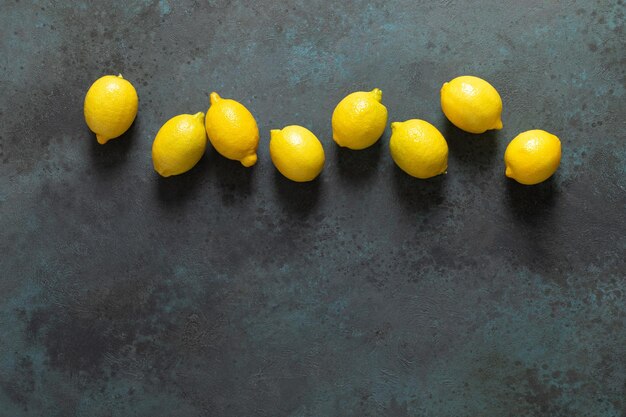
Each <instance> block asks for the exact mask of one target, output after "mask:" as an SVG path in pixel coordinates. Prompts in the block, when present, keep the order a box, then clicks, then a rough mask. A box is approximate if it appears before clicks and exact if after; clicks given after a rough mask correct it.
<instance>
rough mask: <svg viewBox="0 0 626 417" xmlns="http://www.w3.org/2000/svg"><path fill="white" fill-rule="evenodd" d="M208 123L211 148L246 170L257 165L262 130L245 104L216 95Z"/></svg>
mask: <svg viewBox="0 0 626 417" xmlns="http://www.w3.org/2000/svg"><path fill="white" fill-rule="evenodd" d="M205 123H206V132H207V134H208V135H209V140H210V141H211V144H212V145H213V147H214V148H215V150H216V151H217V152H219V153H220V154H221V155H222V156H225V157H226V158H228V159H233V160H235V161H240V162H241V164H242V165H243V166H245V167H250V166H252V165H254V164H255V163H256V161H257V155H256V150H257V148H258V147H259V128H258V126H257V124H256V121H255V120H254V117H253V116H252V113H250V111H248V109H247V108H245V106H244V105H243V104H241V103H239V102H237V101H235V100H231V99H223V98H221V97H220V96H219V95H218V94H217V93H215V92H213V93H211V107H209V110H207V113H206V120H205Z"/></svg>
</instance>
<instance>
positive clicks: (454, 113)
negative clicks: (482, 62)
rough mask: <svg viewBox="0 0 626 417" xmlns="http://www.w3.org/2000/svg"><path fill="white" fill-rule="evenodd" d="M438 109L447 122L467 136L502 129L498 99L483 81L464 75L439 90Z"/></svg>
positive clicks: (494, 90)
mask: <svg viewBox="0 0 626 417" xmlns="http://www.w3.org/2000/svg"><path fill="white" fill-rule="evenodd" d="M441 109H442V110H443V113H444V114H445V115H446V117H447V118H448V120H450V122H452V124H454V125H455V126H456V127H458V128H459V129H463V130H465V131H466V132H470V133H484V132H485V131H487V130H491V129H496V130H500V129H502V118H501V117H502V99H501V98H500V94H498V92H497V91H496V89H495V88H494V87H493V86H492V85H491V84H489V83H488V82H487V81H485V80H483V79H481V78H478V77H472V76H470V75H465V76H462V77H457V78H455V79H453V80H452V81H450V82H447V83H444V85H443V87H441Z"/></svg>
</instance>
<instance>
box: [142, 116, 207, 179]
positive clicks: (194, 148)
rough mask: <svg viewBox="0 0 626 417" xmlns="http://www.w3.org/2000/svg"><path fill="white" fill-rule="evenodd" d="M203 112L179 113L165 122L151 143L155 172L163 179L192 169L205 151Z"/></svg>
mask: <svg viewBox="0 0 626 417" xmlns="http://www.w3.org/2000/svg"><path fill="white" fill-rule="evenodd" d="M203 119H204V113H196V114H194V115H191V114H179V115H178V116H174V117H172V118H171V119H170V120H168V121H167V122H165V124H164V125H163V126H161V129H159V132H158V133H157V135H156V137H155V138H154V142H153V143H152V163H153V164H154V170H155V171H156V172H158V173H159V174H160V175H162V176H164V177H169V176H171V175H178V174H182V173H183V172H187V171H189V170H190V169H191V168H193V167H194V166H195V165H196V164H197V163H198V161H199V160H200V158H202V155H204V151H205V149H206V142H207V139H206V132H205V130H204V124H203V123H202V122H203Z"/></svg>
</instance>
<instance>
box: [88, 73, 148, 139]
mask: <svg viewBox="0 0 626 417" xmlns="http://www.w3.org/2000/svg"><path fill="white" fill-rule="evenodd" d="M138 102H139V99H138V98H137V91H135V87H133V85H132V84H131V83H129V82H128V81H126V80H125V79H124V78H123V77H122V74H120V75H118V76H117V77H116V76H114V75H105V76H104V77H101V78H98V79H97V80H96V81H95V82H94V83H93V84H92V85H91V87H89V90H88V91H87V95H86V96H85V104H84V113H85V122H87V126H89V129H91V131H92V132H94V133H95V134H96V139H97V140H98V143H100V144H105V143H107V141H108V140H109V139H113V138H116V137H118V136H121V135H122V134H123V133H124V132H126V131H127V130H128V128H129V127H130V125H132V124H133V120H135V116H137V105H138Z"/></svg>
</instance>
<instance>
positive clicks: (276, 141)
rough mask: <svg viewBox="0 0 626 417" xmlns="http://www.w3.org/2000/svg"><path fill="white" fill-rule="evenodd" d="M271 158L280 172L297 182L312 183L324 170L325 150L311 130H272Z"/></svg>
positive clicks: (288, 127) (297, 128)
mask: <svg viewBox="0 0 626 417" xmlns="http://www.w3.org/2000/svg"><path fill="white" fill-rule="evenodd" d="M270 157H271V158H272V162H273V163H274V166H275V167H276V169H278V171H279V172H280V173H281V174H283V175H284V176H285V177H287V178H289V179H290V180H292V181H296V182H306V181H312V180H313V179H315V177H317V176H318V175H319V174H320V172H322V168H324V161H325V157H324V148H323V147H322V144H321V142H320V141H319V139H317V137H316V136H315V135H314V134H313V132H311V131H310V130H308V129H306V128H304V127H302V126H295V125H294V126H287V127H285V128H284V129H282V130H272V131H271V138H270Z"/></svg>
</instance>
